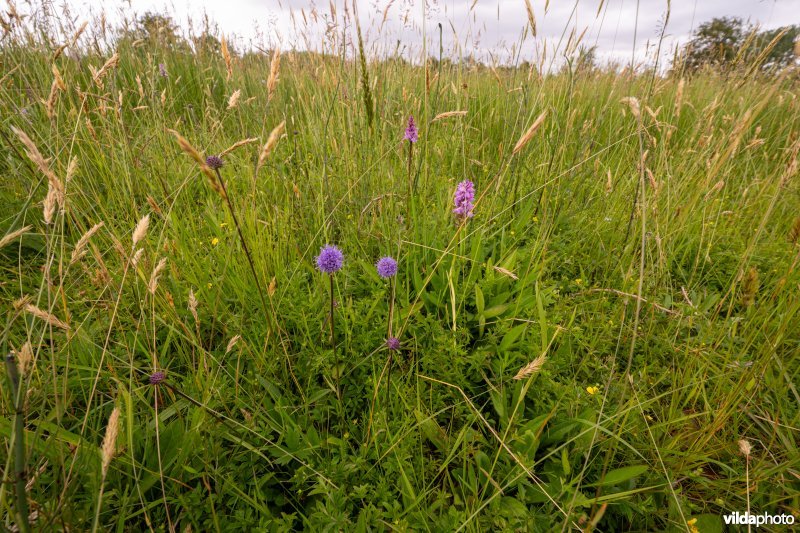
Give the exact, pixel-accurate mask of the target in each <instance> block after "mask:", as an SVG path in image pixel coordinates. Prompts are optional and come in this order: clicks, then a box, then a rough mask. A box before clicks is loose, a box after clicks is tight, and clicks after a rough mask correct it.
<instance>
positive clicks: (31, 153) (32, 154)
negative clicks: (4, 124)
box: [11, 126, 64, 205]
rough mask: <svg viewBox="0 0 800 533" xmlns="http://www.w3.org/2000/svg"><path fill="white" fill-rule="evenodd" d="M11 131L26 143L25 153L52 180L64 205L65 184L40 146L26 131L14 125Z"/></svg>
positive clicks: (53, 186)
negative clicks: (53, 169)
mask: <svg viewBox="0 0 800 533" xmlns="http://www.w3.org/2000/svg"><path fill="white" fill-rule="evenodd" d="M11 131H13V132H14V133H15V134H16V136H17V137H19V140H20V141H22V144H23V145H25V154H26V155H27V156H28V159H30V160H31V162H33V164H34V165H36V168H38V169H39V171H40V172H41V173H42V174H44V175H45V176H46V177H47V181H48V182H50V186H51V187H52V189H53V190H54V194H55V195H56V201H57V202H58V204H59V205H63V201H64V185H63V184H62V183H61V180H60V179H58V176H56V175H55V173H54V172H53V171H52V170H51V169H50V164H49V163H48V161H47V159H45V158H44V156H43V155H42V153H41V152H40V151H39V148H37V146H36V144H34V142H33V141H32V140H31V138H30V137H28V135H27V134H26V133H25V132H24V131H22V130H20V129H17V128H15V127H14V126H11Z"/></svg>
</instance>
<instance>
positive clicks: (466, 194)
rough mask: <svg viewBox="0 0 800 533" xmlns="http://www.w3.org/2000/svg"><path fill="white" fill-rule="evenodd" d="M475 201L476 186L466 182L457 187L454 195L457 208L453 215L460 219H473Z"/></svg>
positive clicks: (468, 181)
mask: <svg viewBox="0 0 800 533" xmlns="http://www.w3.org/2000/svg"><path fill="white" fill-rule="evenodd" d="M474 201H475V184H473V183H472V182H471V181H470V180H464V181H462V182H461V183H459V184H458V187H456V193H455V195H453V204H454V205H455V206H456V207H455V209H453V213H454V214H455V215H456V216H457V217H459V218H472V210H473V209H474V207H475V206H474V205H473V202H474Z"/></svg>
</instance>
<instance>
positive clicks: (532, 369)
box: [514, 354, 547, 380]
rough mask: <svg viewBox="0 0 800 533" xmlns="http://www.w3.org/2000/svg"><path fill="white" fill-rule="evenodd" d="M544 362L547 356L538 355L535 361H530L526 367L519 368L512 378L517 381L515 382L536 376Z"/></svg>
mask: <svg viewBox="0 0 800 533" xmlns="http://www.w3.org/2000/svg"><path fill="white" fill-rule="evenodd" d="M546 360H547V356H546V355H545V354H542V355H540V356H539V357H537V358H536V359H534V360H533V361H531V362H530V363H528V364H527V365H525V366H523V367H522V368H520V369H519V372H517V375H516V376H514V379H517V380H519V379H525V378H527V377H530V376H532V375H534V374H536V373H537V372H539V371H540V370H541V369H542V367H543V366H544V362H545V361H546Z"/></svg>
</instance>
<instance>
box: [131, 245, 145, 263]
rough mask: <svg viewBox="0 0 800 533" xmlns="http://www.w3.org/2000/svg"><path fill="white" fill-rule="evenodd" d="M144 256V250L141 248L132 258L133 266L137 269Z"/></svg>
mask: <svg viewBox="0 0 800 533" xmlns="http://www.w3.org/2000/svg"><path fill="white" fill-rule="evenodd" d="M142 254H144V248H139V249H138V250H136V252H134V254H133V257H131V266H132V267H133V268H136V265H138V264H139V261H141V259H142Z"/></svg>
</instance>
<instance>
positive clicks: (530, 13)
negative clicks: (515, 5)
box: [525, 0, 536, 37]
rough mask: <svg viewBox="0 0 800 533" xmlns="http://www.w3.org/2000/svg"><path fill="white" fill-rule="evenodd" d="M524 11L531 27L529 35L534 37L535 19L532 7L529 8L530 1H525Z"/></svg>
mask: <svg viewBox="0 0 800 533" xmlns="http://www.w3.org/2000/svg"><path fill="white" fill-rule="evenodd" d="M525 11H527V12H528V24H530V25H531V35H533V36H534V37H536V17H534V16H533V6H531V0H525Z"/></svg>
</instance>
